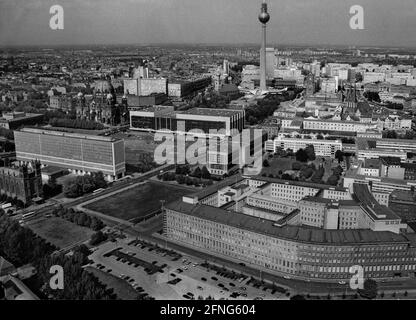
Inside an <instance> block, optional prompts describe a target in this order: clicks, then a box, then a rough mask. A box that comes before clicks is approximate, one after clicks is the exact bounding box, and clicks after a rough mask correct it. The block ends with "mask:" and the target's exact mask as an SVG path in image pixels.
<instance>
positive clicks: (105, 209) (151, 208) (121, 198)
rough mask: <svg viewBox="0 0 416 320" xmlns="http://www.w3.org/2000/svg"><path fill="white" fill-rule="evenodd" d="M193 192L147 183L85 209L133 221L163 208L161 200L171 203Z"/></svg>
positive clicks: (161, 184) (184, 188) (171, 186)
mask: <svg viewBox="0 0 416 320" xmlns="http://www.w3.org/2000/svg"><path fill="white" fill-rule="evenodd" d="M192 192H193V191H192V190H191V189H189V188H186V187H182V186H175V185H169V184H163V183H160V182H146V183H144V184H141V185H138V186H136V187H133V188H131V189H128V190H125V191H122V192H119V193H117V194H114V195H111V196H110V197H108V198H104V199H101V200H98V201H96V202H93V203H91V204H89V205H87V206H85V208H86V209H89V210H93V211H97V212H100V213H103V214H105V215H108V216H111V217H115V218H119V219H123V220H131V219H134V218H140V217H144V216H147V215H149V214H151V213H153V212H155V211H157V210H158V209H160V208H161V200H164V201H165V203H169V202H172V201H174V200H178V199H180V197H182V196H184V195H186V194H189V193H192Z"/></svg>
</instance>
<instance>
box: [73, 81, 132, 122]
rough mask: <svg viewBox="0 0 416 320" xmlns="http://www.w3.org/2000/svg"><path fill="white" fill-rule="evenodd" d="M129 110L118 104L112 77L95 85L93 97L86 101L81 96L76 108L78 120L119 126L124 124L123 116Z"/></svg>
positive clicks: (80, 95)
mask: <svg viewBox="0 0 416 320" xmlns="http://www.w3.org/2000/svg"><path fill="white" fill-rule="evenodd" d="M126 108H127V102H126V106H125V107H124V106H123V103H122V104H121V105H118V104H117V96H116V92H115V90H114V87H113V85H112V84H111V77H110V76H107V77H106V79H105V80H99V81H97V82H96V84H95V89H94V92H93V95H92V97H90V99H86V98H85V97H84V96H83V95H82V94H79V99H78V105H77V107H76V111H77V118H79V119H84V120H90V121H96V122H100V123H102V124H105V125H111V126H114V125H118V124H120V123H121V122H122V116H121V115H122V114H123V113H124V109H126Z"/></svg>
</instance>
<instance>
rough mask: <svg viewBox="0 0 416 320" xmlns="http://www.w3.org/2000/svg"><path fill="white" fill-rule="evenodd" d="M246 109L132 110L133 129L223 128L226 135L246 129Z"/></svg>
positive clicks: (175, 130)
mask: <svg viewBox="0 0 416 320" xmlns="http://www.w3.org/2000/svg"><path fill="white" fill-rule="evenodd" d="M244 118H245V112H244V110H231V109H204V108H195V109H190V110H187V111H174V108H173V107H165V106H160V107H150V108H146V109H136V108H131V109H130V128H131V130H140V131H151V132H156V131H159V130H166V129H167V130H171V131H173V132H177V133H187V132H189V131H190V130H202V132H203V133H205V134H209V133H210V132H209V131H210V130H223V135H225V136H231V133H232V132H231V131H232V130H233V129H235V130H238V132H241V131H242V130H243V129H244Z"/></svg>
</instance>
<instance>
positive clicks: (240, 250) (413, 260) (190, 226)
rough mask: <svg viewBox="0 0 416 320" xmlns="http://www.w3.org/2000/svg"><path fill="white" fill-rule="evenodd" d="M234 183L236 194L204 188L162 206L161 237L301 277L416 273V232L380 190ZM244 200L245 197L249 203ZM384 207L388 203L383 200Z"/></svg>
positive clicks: (271, 181) (248, 180)
mask: <svg viewBox="0 0 416 320" xmlns="http://www.w3.org/2000/svg"><path fill="white" fill-rule="evenodd" d="M242 178H243V180H241V179H240V180H238V179H236V180H235V181H232V180H230V181H229V182H228V184H229V185H230V186H232V188H233V189H238V188H239V187H244V189H241V190H242V192H241V194H240V195H239V196H238V197H231V194H230V197H229V200H228V201H229V203H226V204H225V205H224V201H223V202H221V205H222V206H221V207H219V203H218V201H211V199H212V200H217V195H218V196H219V195H220V193H221V190H224V191H227V192H228V191H229V189H227V188H224V185H222V186H221V187H220V188H217V190H220V189H221V190H220V191H218V192H217V193H215V192H214V193H213V192H212V191H211V192H206V191H205V190H204V191H201V192H200V193H197V194H194V195H190V196H184V197H183V198H182V199H181V200H178V201H175V202H173V203H169V204H168V205H167V206H166V207H165V209H166V210H165V219H164V234H165V236H166V237H167V238H168V239H169V240H171V241H173V242H177V243H179V244H181V245H184V246H188V247H191V248H193V249H196V250H199V251H201V252H205V253H209V254H214V255H216V256H220V257H222V258H224V259H229V260H233V261H236V262H244V263H248V264H250V265H251V266H252V267H255V268H257V269H260V270H263V271H266V272H269V273H272V274H277V275H279V276H282V275H290V276H291V277H293V278H296V279H303V280H316V281H327V282H337V281H340V280H346V279H350V277H351V274H350V273H349V270H350V267H352V266H354V265H360V266H362V267H363V268H364V272H365V274H366V277H369V278H374V279H386V278H387V279H388V278H393V277H415V276H416V235H415V234H414V233H406V232H405V231H404V230H406V228H407V225H406V224H404V223H402V221H401V219H400V217H398V216H397V215H396V213H395V212H394V211H392V210H391V209H390V208H388V207H387V206H386V205H385V204H382V203H381V202H380V199H381V198H380V197H379V195H380V194H381V193H380V192H375V191H374V190H371V188H370V187H369V185H367V184H365V183H353V184H352V186H351V190H350V189H348V188H341V187H330V186H327V185H322V184H314V183H310V182H299V181H284V180H280V179H275V178H267V177H260V176H257V177H247V176H246V177H244V176H243V177H242ZM245 197H246V199H245ZM382 202H383V203H386V202H385V201H382Z"/></svg>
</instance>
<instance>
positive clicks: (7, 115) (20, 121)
mask: <svg viewBox="0 0 416 320" xmlns="http://www.w3.org/2000/svg"><path fill="white" fill-rule="evenodd" d="M42 121H43V114H37V113H25V112H4V113H3V116H2V117H1V118H0V127H2V128H5V129H9V130H16V129H18V128H20V127H22V126H25V125H26V126H27V125H35V124H38V123H42Z"/></svg>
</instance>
